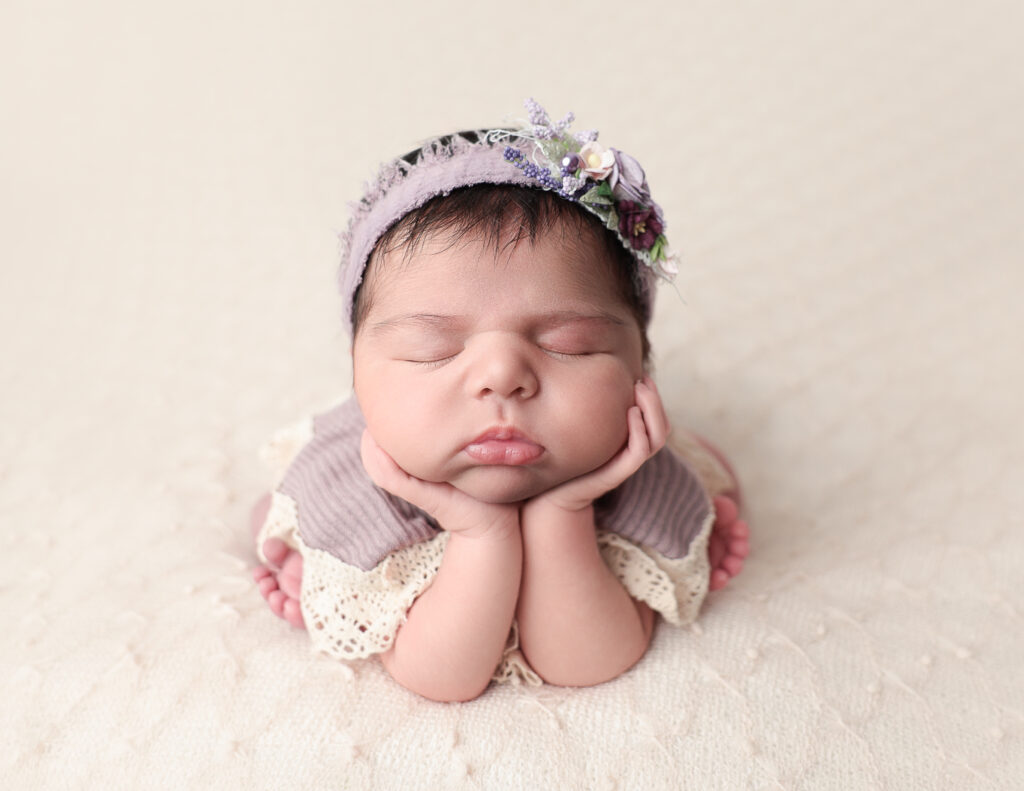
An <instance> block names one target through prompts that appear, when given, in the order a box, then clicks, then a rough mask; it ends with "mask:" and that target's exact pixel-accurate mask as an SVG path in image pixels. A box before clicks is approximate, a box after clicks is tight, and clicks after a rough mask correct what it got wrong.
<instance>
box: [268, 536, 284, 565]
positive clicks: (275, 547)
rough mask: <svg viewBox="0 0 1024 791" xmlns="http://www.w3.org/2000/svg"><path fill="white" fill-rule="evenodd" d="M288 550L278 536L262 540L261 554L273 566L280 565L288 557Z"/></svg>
mask: <svg viewBox="0 0 1024 791" xmlns="http://www.w3.org/2000/svg"><path fill="white" fill-rule="evenodd" d="M288 551H289V547H288V545H287V544H286V543H284V541H282V540H281V539H280V538H268V539H267V540H266V541H264V542H263V556H264V557H265V558H266V559H267V560H268V561H270V562H271V563H273V564H274V565H275V566H280V565H281V563H283V562H284V560H285V558H286V557H288Z"/></svg>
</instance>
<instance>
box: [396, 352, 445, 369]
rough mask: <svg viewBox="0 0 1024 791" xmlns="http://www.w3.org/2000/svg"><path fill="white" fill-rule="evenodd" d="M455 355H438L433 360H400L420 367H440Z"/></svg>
mask: <svg viewBox="0 0 1024 791" xmlns="http://www.w3.org/2000/svg"><path fill="white" fill-rule="evenodd" d="M455 357H456V355H455V354H449V355H448V356H447V357H438V358H436V359H433V360H402V362H405V363H412V364H413V365H418V366H420V367H422V368H440V367H441V366H442V365H444V364H445V363H448V362H451V361H452V360H454V359H455Z"/></svg>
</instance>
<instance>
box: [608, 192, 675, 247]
mask: <svg viewBox="0 0 1024 791" xmlns="http://www.w3.org/2000/svg"><path fill="white" fill-rule="evenodd" d="M615 209H616V210H617V211H618V213H619V233H620V234H621V235H622V236H623V237H624V238H625V239H627V240H628V241H629V243H630V245H632V246H633V248H634V249H636V250H650V249H651V248H652V247H653V246H654V242H655V240H656V239H657V238H658V236H660V235H661V232H662V231H664V230H665V227H664V226H663V225H662V223H661V220H660V219H659V217H658V215H657V213H656V212H655V211H654V209H653V208H648V207H646V206H642V205H640V204H639V203H636V202H634V201H630V200H624V201H619V202H618V203H616V204H615Z"/></svg>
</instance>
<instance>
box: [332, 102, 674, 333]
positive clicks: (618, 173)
mask: <svg viewBox="0 0 1024 791" xmlns="http://www.w3.org/2000/svg"><path fill="white" fill-rule="evenodd" d="M526 109H527V111H528V112H529V116H530V120H529V123H524V124H523V125H522V126H521V127H520V128H518V129H487V130H479V131H475V132H459V133H457V134H452V135H445V136H443V137H437V138H433V139H431V140H429V141H428V142H427V143H425V144H424V145H423V146H422V148H420V149H419V150H417V151H414V152H412V153H410V154H407V155H405V156H403V157H401V158H399V159H396V160H393V161H391V162H388V163H386V164H384V165H383V166H382V167H381V169H380V171H379V172H378V174H377V177H376V179H375V180H374V181H373V182H372V183H368V184H367V185H366V187H365V191H364V194H363V197H362V198H361V199H360V200H359V201H358V202H357V203H354V204H352V206H351V208H352V216H351V218H350V220H349V225H348V229H347V230H346V231H345V232H344V233H343V234H341V247H342V251H341V266H340V269H339V274H338V287H339V290H340V292H341V295H342V298H343V302H344V315H345V323H346V326H347V327H348V330H349V333H350V334H351V332H352V318H353V316H352V308H353V304H352V303H353V300H354V298H355V293H356V290H357V289H358V288H359V284H360V283H361V282H362V280H363V273H364V272H365V271H366V265H367V263H368V261H369V258H370V254H371V253H372V252H373V248H374V247H375V245H376V244H377V241H378V240H379V239H380V237H381V236H382V235H383V234H384V232H385V231H387V230H388V228H390V227H391V226H392V225H394V224H395V223H396V222H398V221H399V220H400V219H402V217H404V216H405V215H406V214H408V213H409V212H411V211H413V210H414V209H417V208H419V207H420V206H422V205H423V204H424V203H426V202H427V201H429V200H430V199H431V198H434V197H437V196H439V195H447V194H449V193H450V192H451V191H452V190H455V189H458V188H460V187H469V186H473V185H475V184H509V185H518V186H524V187H532V188H536V189H543V190H549V191H551V192H554V193H556V194H557V195H559V196H560V197H562V198H564V199H565V200H568V201H572V202H575V203H578V204H579V206H580V207H581V208H582V209H585V210H586V211H588V212H590V213H591V214H593V215H595V216H597V217H598V218H600V220H601V221H602V223H603V224H604V226H605V227H606V228H607V229H608V230H610V231H612V232H613V233H614V234H615V235H616V236H617V237H618V238H619V241H620V242H621V243H622V244H623V246H624V247H625V248H626V249H627V250H629V252H630V253H631V254H632V256H633V258H634V260H635V261H636V263H637V267H636V271H635V278H634V282H635V283H636V286H637V290H638V294H639V297H640V301H641V304H642V306H643V308H644V314H645V315H646V316H650V315H651V308H652V306H653V302H654V281H655V279H656V278H661V279H662V280H665V281H667V282H671V281H672V279H673V278H674V277H675V275H676V274H677V272H678V268H677V265H676V260H675V256H674V255H673V254H672V252H671V251H670V250H669V247H668V241H667V240H666V238H665V234H664V231H665V220H664V217H663V215H662V212H661V207H660V206H658V204H657V203H655V202H654V200H653V199H652V198H651V193H650V189H649V188H648V186H647V179H646V176H645V174H644V171H643V168H641V167H640V164H639V163H638V162H637V161H636V160H635V159H633V157H631V156H629V155H628V154H625V153H623V152H622V151H618V150H617V149H614V148H608V149H606V148H604V147H603V146H601V145H600V144H599V143H598V142H597V131H596V130H588V131H585V132H578V133H570V132H569V131H568V127H569V125H570V124H571V123H572V121H573V114H572V113H569V114H568V115H566V117H565V118H564V119H562V120H561V121H558V122H555V123H552V121H551V119H550V118H549V117H548V114H547V113H546V112H545V111H544V110H543V108H541V106H540V105H539V104H537V103H536V102H535V101H533V100H532V99H528V100H527V101H526Z"/></svg>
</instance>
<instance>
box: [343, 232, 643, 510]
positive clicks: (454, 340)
mask: <svg viewBox="0 0 1024 791" xmlns="http://www.w3.org/2000/svg"><path fill="white" fill-rule="evenodd" d="M602 254H603V253H602V251H601V250H600V249H599V247H598V245H597V243H596V242H595V243H593V244H592V245H591V244H588V243H586V242H581V243H580V244H579V245H576V244H568V245H567V244H565V243H564V242H563V240H562V235H561V233H560V232H559V231H558V230H555V231H553V232H548V233H547V234H544V235H541V236H539V238H538V239H537V241H536V242H535V243H533V244H531V243H530V242H529V241H528V240H524V241H522V242H520V243H519V244H518V245H517V246H516V247H515V248H514V249H513V250H512V252H511V256H509V253H508V251H507V250H503V251H502V252H501V253H499V254H498V256H497V259H496V257H495V252H494V249H493V247H486V246H485V245H483V244H482V243H480V242H479V241H476V240H474V239H472V238H471V237H466V239H463V240H462V241H460V242H458V243H457V244H455V245H454V246H452V245H451V243H450V242H449V241H448V240H446V239H444V238H437V237H433V238H428V239H427V240H426V243H425V244H424V245H423V247H422V248H420V249H418V250H417V251H416V252H415V253H414V254H413V255H412V256H411V257H410V259H409V260H408V261H407V262H403V261H402V260H401V251H399V252H397V253H392V255H393V256H394V257H395V258H394V259H392V260H385V261H384V262H383V269H382V271H381V273H380V275H379V276H378V277H376V278H374V279H373V281H372V283H370V284H368V287H370V289H371V292H372V298H371V300H370V303H369V309H368V312H367V313H366V314H365V316H364V318H363V320H362V323H361V324H360V327H359V330H358V332H357V334H356V338H355V342H354V344H353V371H354V381H355V392H356V396H357V398H358V400H359V404H360V407H361V409H362V411H363V414H364V416H365V417H366V422H367V426H368V427H369V429H370V433H371V434H372V435H373V437H374V439H376V441H377V443H378V444H379V445H380V446H381V447H382V448H383V449H384V450H386V451H387V452H388V453H389V454H390V455H391V456H392V458H394V459H395V461H396V462H397V463H398V465H399V466H401V467H402V468H403V469H404V470H405V471H406V472H408V473H410V474H412V475H414V476H416V477H418V478H422V479H424V480H427V481H436V482H440V481H446V482H448V483H451V484H452V485H454V486H455V487H456V488H458V489H460V490H462V491H464V492H466V493H467V494H469V495H471V496H472V497H475V498H476V499H478V500H482V501H484V502H490V503H513V502H518V501H520V500H525V499H528V498H530V497H533V496H535V495H537V494H540V493H541V492H544V491H547V490H548V489H551V488H552V487H554V486H557V485H558V484H560V483H563V482H565V481H567V480H569V479H571V478H575V477H577V476H579V475H582V474H584V473H586V472H589V471H591V470H594V469H596V468H597V467H599V466H601V465H602V464H604V463H605V462H606V461H608V460H609V459H610V458H611V457H612V456H613V455H614V454H615V453H616V452H617V451H618V450H619V449H620V448H622V446H623V445H624V443H625V441H626V436H627V426H626V410H627V409H628V408H629V407H630V406H632V405H633V403H634V397H633V384H634V382H635V381H636V380H637V379H639V378H640V377H641V376H642V375H643V361H642V341H641V331H640V328H639V326H638V325H637V321H636V319H635V318H634V317H633V315H632V313H631V312H630V309H629V307H628V306H627V305H626V303H625V301H624V300H623V298H622V296H621V295H620V294H619V293H617V286H616V283H615V279H614V277H613V276H612V274H611V273H610V272H609V271H608V267H607V265H606V264H605V263H604V262H603V261H601V260H600V259H598V256H600V255H602ZM506 259H507V260H506Z"/></svg>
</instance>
